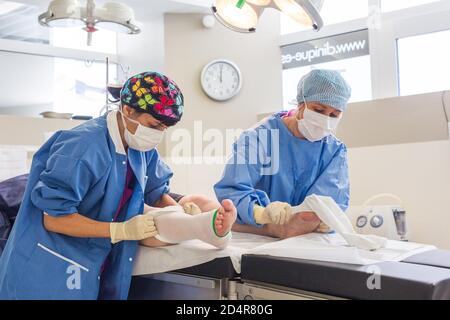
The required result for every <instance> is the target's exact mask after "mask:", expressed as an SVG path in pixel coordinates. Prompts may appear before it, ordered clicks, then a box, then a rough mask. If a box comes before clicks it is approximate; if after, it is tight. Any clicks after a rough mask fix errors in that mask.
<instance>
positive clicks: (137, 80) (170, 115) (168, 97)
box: [120, 72, 184, 126]
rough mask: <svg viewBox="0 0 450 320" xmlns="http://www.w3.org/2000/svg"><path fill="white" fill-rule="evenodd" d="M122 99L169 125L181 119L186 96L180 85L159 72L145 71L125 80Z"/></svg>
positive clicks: (121, 93)
mask: <svg viewBox="0 0 450 320" xmlns="http://www.w3.org/2000/svg"><path fill="white" fill-rule="evenodd" d="M120 101H121V102H122V104H126V105H128V106H130V107H132V108H134V109H137V110H140V111H143V112H146V113H149V114H150V115H152V116H153V117H154V118H156V119H158V120H160V121H161V122H163V123H164V124H165V125H167V126H172V125H174V124H176V123H177V122H178V121H180V120H181V117H182V115H183V109H184V98H183V94H182V93H181V90H180V89H179V88H178V86H177V85H176V84H175V82H173V81H172V80H170V79H169V78H167V77H166V76H165V75H163V74H160V73H158V72H143V73H140V74H138V75H135V76H133V77H131V78H130V79H128V80H127V82H125V84H124V86H123V88H122V90H121V92H120Z"/></svg>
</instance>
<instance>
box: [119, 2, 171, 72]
mask: <svg viewBox="0 0 450 320" xmlns="http://www.w3.org/2000/svg"><path fill="white" fill-rule="evenodd" d="M136 10H139V9H138V8H136ZM139 26H140V27H141V29H142V31H141V33H140V34H138V35H132V36H130V35H127V34H118V39H117V49H118V51H117V55H118V59H119V62H120V63H121V64H122V65H123V66H124V67H127V66H128V67H130V75H129V76H130V77H131V76H132V75H134V74H137V73H140V72H143V71H149V70H152V71H159V72H164V16H163V14H161V15H159V16H156V17H152V19H151V21H146V22H141V23H140V25H139Z"/></svg>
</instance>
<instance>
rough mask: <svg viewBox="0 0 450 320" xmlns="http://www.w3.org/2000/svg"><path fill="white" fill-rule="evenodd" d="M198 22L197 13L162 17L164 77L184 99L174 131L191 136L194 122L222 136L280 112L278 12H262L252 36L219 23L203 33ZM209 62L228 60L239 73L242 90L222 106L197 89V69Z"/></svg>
mask: <svg viewBox="0 0 450 320" xmlns="http://www.w3.org/2000/svg"><path fill="white" fill-rule="evenodd" d="M202 17H203V15H201V14H167V15H166V19H165V56H166V68H165V69H166V73H167V75H168V76H169V77H171V78H172V79H173V80H174V81H175V82H176V83H177V84H178V85H179V87H180V88H181V90H182V91H183V94H184V98H185V113H184V116H183V119H182V121H181V122H180V123H179V124H177V126H176V128H184V129H187V130H189V131H190V132H193V128H194V123H195V121H202V126H203V130H207V129H212V128H213V129H218V130H219V131H220V132H222V133H224V132H225V130H226V129H247V128H249V127H251V126H253V125H254V124H255V123H256V121H257V114H259V113H261V112H264V111H269V110H274V109H278V110H280V109H281V104H282V95H281V62H280V49H279V47H278V46H277V45H276V44H277V43H278V38H279V34H280V23H279V15H278V13H277V12H275V11H268V12H267V13H265V14H264V19H262V20H261V22H260V25H259V26H258V31H257V32H256V33H254V34H241V33H236V32H233V31H231V30H229V29H227V28H225V27H223V26H222V25H221V24H219V23H216V25H215V26H214V27H213V28H212V29H206V28H204V27H203V26H202V23H201V21H202ZM215 59H228V60H231V61H233V62H235V63H236V64H237V65H238V67H239V68H240V69H241V71H242V76H243V79H244V81H243V87H242V91H241V93H240V94H239V95H238V96H237V97H235V98H233V99H232V100H230V101H227V102H222V103H220V102H215V101H213V100H211V99H209V98H208V97H207V96H206V95H205V93H204V92H203V90H202V88H201V85H200V74H201V71H202V69H203V67H204V66H205V65H206V64H207V63H209V62H211V61H212V60H215ZM171 146H173V143H172V142H170V141H168V144H167V150H168V151H170V149H171ZM222 153H223V154H225V153H226V152H225V150H222ZM197 155H198V154H197Z"/></svg>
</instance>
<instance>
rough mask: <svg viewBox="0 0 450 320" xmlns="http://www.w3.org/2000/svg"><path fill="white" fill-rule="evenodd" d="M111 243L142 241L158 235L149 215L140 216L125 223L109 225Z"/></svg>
mask: <svg viewBox="0 0 450 320" xmlns="http://www.w3.org/2000/svg"><path fill="white" fill-rule="evenodd" d="M109 230H110V233H111V243H117V242H120V241H123V240H144V239H147V238H152V237H154V236H156V235H157V234H158V232H157V230H156V226H155V222H154V221H153V216H152V215H150V214H140V215H137V216H135V217H133V218H131V219H130V220H128V221H125V222H113V223H111V224H110V225H109Z"/></svg>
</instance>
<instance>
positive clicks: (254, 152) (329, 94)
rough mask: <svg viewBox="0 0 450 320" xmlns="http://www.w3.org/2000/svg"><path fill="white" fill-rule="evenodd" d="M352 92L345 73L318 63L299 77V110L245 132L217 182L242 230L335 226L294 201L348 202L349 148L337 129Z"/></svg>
mask: <svg viewBox="0 0 450 320" xmlns="http://www.w3.org/2000/svg"><path fill="white" fill-rule="evenodd" d="M350 96H351V88H350V86H349V85H348V83H347V82H346V81H345V80H344V78H343V77H342V76H341V74H340V73H339V72H337V71H332V70H313V71H311V72H310V73H309V74H307V75H306V76H304V77H303V78H302V79H301V80H300V82H299V84H298V94H297V102H298V108H297V109H295V110H291V111H289V112H280V113H277V114H275V115H273V116H271V117H269V118H267V119H265V120H263V122H262V123H260V124H258V125H257V126H256V127H255V128H253V129H250V130H247V131H246V132H244V133H243V134H242V135H241V136H240V138H239V139H238V141H237V142H236V143H235V144H234V146H233V155H232V156H231V157H230V160H229V162H228V163H227V165H226V167H225V171H224V173H223V176H222V178H221V180H220V181H219V182H218V183H217V184H216V185H215V186H214V189H215V192H216V195H217V198H218V199H219V200H221V199H224V198H230V199H231V200H232V201H233V202H234V204H235V205H236V207H237V209H238V220H237V224H235V226H234V228H233V230H234V231H239V232H248V233H256V234H260V235H267V236H272V237H277V238H289V237H293V236H298V235H302V234H306V233H310V232H314V231H319V232H326V231H329V229H328V228H327V226H326V225H324V224H323V223H321V222H320V220H319V219H318V218H317V216H316V215H315V214H314V213H312V212H301V213H298V214H297V213H296V212H292V206H296V205H299V204H301V203H302V202H303V201H304V199H305V198H306V197H307V196H308V195H311V194H317V195H324V196H330V197H332V198H333V199H334V200H335V201H336V203H337V204H338V205H339V206H340V207H341V208H342V209H343V210H346V209H347V207H348V204H349V181H348V166H347V150H346V147H345V145H344V144H343V143H342V142H341V141H339V140H338V139H337V138H336V137H335V136H334V135H333V131H334V130H336V128H337V126H338V124H339V121H340V120H341V118H342V114H343V112H344V111H345V109H346V107H347V103H348V100H349V99H350ZM273 132H276V133H277V134H271V133H273ZM267 137H268V138H267ZM270 153H272V154H270ZM273 153H277V155H275V156H274V154H273ZM261 154H262V155H263V156H262V158H263V159H262V160H261ZM269 157H271V159H272V161H278V163H275V164H274V163H272V166H273V167H274V168H276V169H275V170H273V172H269V171H265V170H264V165H265V163H267V159H268V158H269ZM256 158H257V159H258V161H252V159H256ZM239 159H244V160H245V161H242V160H241V161H239ZM273 159H275V160H273ZM267 172H269V173H267Z"/></svg>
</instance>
